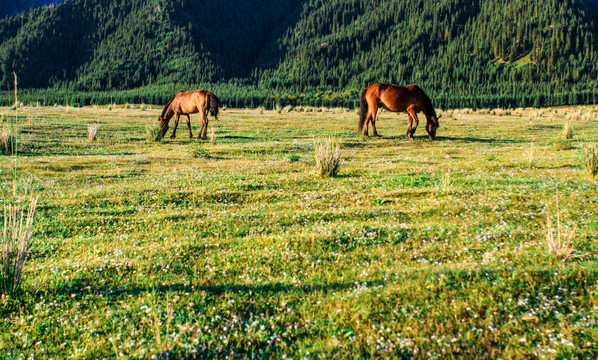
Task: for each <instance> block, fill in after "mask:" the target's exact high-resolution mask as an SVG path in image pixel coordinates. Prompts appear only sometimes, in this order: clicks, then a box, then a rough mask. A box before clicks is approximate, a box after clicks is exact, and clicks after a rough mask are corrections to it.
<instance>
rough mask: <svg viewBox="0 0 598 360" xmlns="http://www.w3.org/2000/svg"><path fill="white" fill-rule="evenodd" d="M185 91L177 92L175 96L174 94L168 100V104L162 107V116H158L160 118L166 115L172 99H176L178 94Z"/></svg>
mask: <svg viewBox="0 0 598 360" xmlns="http://www.w3.org/2000/svg"><path fill="white" fill-rule="evenodd" d="M184 91H185V90H182V89H181V90H179V91H177V93H176V94H174V96H173V97H172V98H171V99H170V100H168V102H167V103H166V105H164V109H163V110H162V115H160V117H161V118H163V117H164V115H166V111H168V108H169V107H170V104H172V101H173V100H174V98H176V97H177V96H178V95H179V94H180V93H182V92H184Z"/></svg>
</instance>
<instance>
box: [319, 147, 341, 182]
mask: <svg viewBox="0 0 598 360" xmlns="http://www.w3.org/2000/svg"><path fill="white" fill-rule="evenodd" d="M314 151H315V158H316V171H317V173H318V174H319V175H320V176H321V177H334V176H336V174H337V172H338V168H339V165H340V162H341V152H340V144H339V142H338V141H336V140H334V139H332V138H328V139H317V140H314Z"/></svg>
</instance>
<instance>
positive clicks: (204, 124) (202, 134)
mask: <svg viewBox="0 0 598 360" xmlns="http://www.w3.org/2000/svg"><path fill="white" fill-rule="evenodd" d="M200 113H201V129H199V134H197V139H198V140H206V139H207V138H208V136H207V133H208V114H207V111H201V112H200Z"/></svg>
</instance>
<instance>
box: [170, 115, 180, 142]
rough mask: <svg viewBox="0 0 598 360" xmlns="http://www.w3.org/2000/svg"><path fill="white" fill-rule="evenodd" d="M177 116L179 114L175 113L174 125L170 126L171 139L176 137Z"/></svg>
mask: <svg viewBox="0 0 598 360" xmlns="http://www.w3.org/2000/svg"><path fill="white" fill-rule="evenodd" d="M179 116H180V114H176V115H175V118H174V127H173V128H172V135H170V138H171V139H174V138H176V128H177V126H179Z"/></svg>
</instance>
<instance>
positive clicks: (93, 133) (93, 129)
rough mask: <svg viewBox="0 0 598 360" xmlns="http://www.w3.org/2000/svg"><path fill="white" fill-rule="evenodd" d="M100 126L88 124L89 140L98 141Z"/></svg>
mask: <svg viewBox="0 0 598 360" xmlns="http://www.w3.org/2000/svg"><path fill="white" fill-rule="evenodd" d="M99 128H100V127H99V126H98V125H88V126H87V140H89V141H96V140H97V139H98V129H99Z"/></svg>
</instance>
